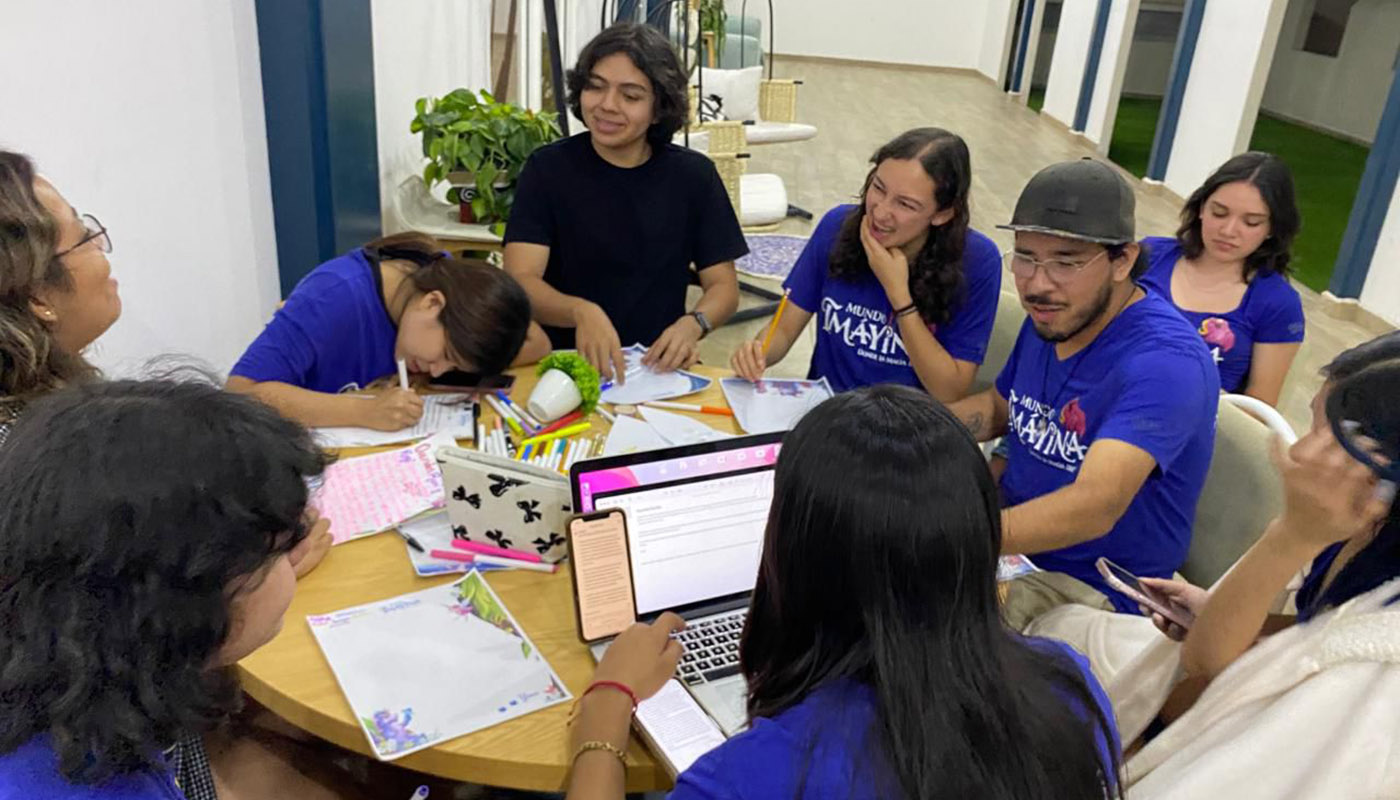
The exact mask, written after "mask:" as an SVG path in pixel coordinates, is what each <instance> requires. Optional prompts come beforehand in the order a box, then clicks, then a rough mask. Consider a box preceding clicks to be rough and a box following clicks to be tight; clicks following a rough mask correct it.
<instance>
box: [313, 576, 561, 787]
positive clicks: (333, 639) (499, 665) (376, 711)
mask: <svg viewBox="0 0 1400 800" xmlns="http://www.w3.org/2000/svg"><path fill="white" fill-rule="evenodd" d="M306 621H307V624H309V625H310V626H311V633H312V634H313V635H314V636H315V637H316V642H317V643H318V644H319V645H320V646H321V650H322V652H324V653H325V655H326V660H327V661H329V662H330V665H331V670H332V671H333V672H334V673H335V678H336V682H337V683H339V684H340V690H341V691H342V692H344V693H345V698H346V700H348V701H349V703H350V708H351V709H352V710H353V711H354V713H355V719H357V720H359V722H360V726H361V727H362V728H363V729H364V731H365V737H366V738H368V739H369V743H370V747H371V748H372V749H373V750H374V752H375V754H376V755H377V756H378V757H379V758H380V759H382V760H385V761H389V760H392V759H396V758H399V757H401V756H405V755H408V754H409V753H413V752H416V751H418V750H422V749H424V748H426V747H432V746H433V745H435V744H438V743H440V742H445V741H447V740H449V739H455V738H457V737H458V736H465V735H466V734H469V733H474V732H476V731H479V730H482V729H483V728H488V727H490V726H492V725H495V724H497V723H500V722H505V721H506V720H509V719H514V718H516V717H519V716H522V715H524V714H528V713H530V712H532V711H538V710H540V709H542V708H548V707H549V706H552V705H556V704H558V703H562V702H565V701H567V700H569V699H571V696H570V694H569V690H568V688H567V687H565V686H564V682H563V681H561V680H560V679H559V676H558V675H556V674H555V672H554V670H553V669H552V668H550V666H549V663H548V662H546V661H545V660H544V657H543V656H541V655H540V652H539V649H538V648H536V647H535V645H534V643H533V642H531V641H530V639H529V637H528V636H526V635H525V632H524V630H523V629H522V628H521V627H520V624H519V623H518V622H516V620H515V618H514V617H512V616H511V614H510V612H509V611H508V610H506V607H505V605H504V604H503V603H501V600H500V598H499V597H497V596H496V593H495V592H493V591H492V590H491V587H490V586H489V585H488V584H487V583H486V580H485V579H484V578H482V576H481V574H480V573H478V572H471V573H468V574H467V576H466V577H465V578H463V579H461V580H460V581H457V582H456V583H451V584H447V585H444V586H438V587H435V588H432V589H427V590H424V591H421V592H414V593H412V594H405V595H400V596H399V597H395V598H391V599H389V600H384V601H381V602H378V603H369V604H367V605H362V606H356V607H354V608H347V609H344V610H341V611H335V612H332V613H330V614H316V615H313V616H309V617H307V618H306Z"/></svg>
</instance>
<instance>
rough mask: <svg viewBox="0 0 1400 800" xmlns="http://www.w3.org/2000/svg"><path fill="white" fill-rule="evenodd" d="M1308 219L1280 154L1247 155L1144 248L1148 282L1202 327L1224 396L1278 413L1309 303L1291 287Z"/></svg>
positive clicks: (1228, 165)
mask: <svg viewBox="0 0 1400 800" xmlns="http://www.w3.org/2000/svg"><path fill="white" fill-rule="evenodd" d="M1301 224H1302V221H1301V218H1300V217H1299V214H1298V205H1297V203H1296V202H1295V201H1294V199H1293V174H1292V173H1291V172H1290V171H1289V169H1288V165H1287V164H1285V163H1283V161H1282V159H1280V158H1279V157H1278V156H1275V155H1271V154H1269V153H1260V152H1249V153H1241V154H1240V155H1237V156H1235V157H1234V158H1232V159H1230V160H1229V161H1226V162H1225V163H1224V164H1222V165H1221V166H1220V168H1219V169H1217V170H1216V171H1215V172H1214V173H1213V174H1212V175H1211V176H1210V177H1209V178H1206V181H1205V183H1203V184H1201V186H1200V188H1199V189H1197V190H1196V191H1195V192H1192V194H1191V197H1190V198H1188V199H1187V201H1186V205H1185V206H1183V207H1182V209H1181V228H1180V229H1179V230H1177V232H1176V236H1175V237H1168V236H1152V237H1148V238H1146V239H1144V240H1143V241H1142V244H1143V245H1144V246H1145V247H1144V249H1146V250H1147V253H1148V263H1149V265H1150V266H1149V268H1148V270H1147V272H1146V274H1144V275H1143V276H1142V278H1141V279H1140V280H1141V282H1142V284H1143V285H1144V286H1146V287H1147V288H1149V289H1151V290H1152V291H1154V292H1157V293H1158V294H1160V295H1162V296H1163V297H1165V298H1166V299H1167V300H1168V301H1170V302H1171V304H1172V305H1174V306H1176V308H1177V310H1178V311H1180V312H1181V314H1182V316H1184V317H1186V319H1187V321H1188V322H1190V323H1191V324H1192V325H1194V326H1195V327H1196V330H1197V332H1198V333H1200V334H1201V338H1202V339H1204V340H1205V343H1206V346H1207V347H1209V348H1210V350H1211V353H1212V354H1213V355H1214V356H1215V363H1216V365H1217V366H1218V367H1219V368H1220V388H1221V389H1222V390H1223V391H1225V392H1238V393H1242V394H1247V395H1250V396H1252V397H1257V398H1258V399H1260V400H1263V401H1264V402H1265V403H1268V404H1269V405H1277V404H1278V398H1279V392H1281V391H1282V389H1283V381H1284V379H1285V378H1287V377H1288V368H1289V367H1290V366H1291V365H1292V364H1293V358H1294V356H1296V355H1298V348H1299V347H1300V346H1301V345H1302V341H1303V332H1304V327H1305V324H1304V320H1303V301H1302V299H1301V298H1300V297H1299V296H1298V290H1297V289H1294V288H1293V286H1292V285H1291V284H1290V283H1289V282H1288V276H1289V267H1288V264H1289V261H1290V260H1291V258H1292V254H1291V248H1292V246H1293V237H1294V236H1296V235H1297V233H1298V228H1299V227H1300V226H1301Z"/></svg>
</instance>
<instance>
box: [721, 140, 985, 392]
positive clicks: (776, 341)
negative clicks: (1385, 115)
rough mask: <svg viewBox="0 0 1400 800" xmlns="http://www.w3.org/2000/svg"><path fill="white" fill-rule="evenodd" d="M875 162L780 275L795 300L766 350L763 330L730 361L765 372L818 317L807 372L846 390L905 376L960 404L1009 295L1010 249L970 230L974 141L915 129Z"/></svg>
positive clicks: (755, 374) (739, 368)
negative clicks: (1004, 259) (858, 188)
mask: <svg viewBox="0 0 1400 800" xmlns="http://www.w3.org/2000/svg"><path fill="white" fill-rule="evenodd" d="M870 160H871V163H872V164H873V165H874V166H873V167H872V169H871V170H870V173H869V174H868V175H867V176H866V179H865V187H864V189H863V190H862V192H861V202H860V204H859V205H842V206H837V207H836V208H833V209H832V210H831V211H829V212H827V214H826V216H825V217H823V218H822V221H821V222H820V223H819V224H818V225H817V229H816V230H815V231H814V232H813V233H812V238H811V240H810V241H808V242H807V247H806V248H805V249H804V250H803V251H802V255H801V256H799V257H798V259H797V263H796V264H794V265H793V268H792V273H791V274H789V275H788V277H787V280H786V281H784V282H783V286H784V287H785V288H786V289H787V290H788V302H787V303H786V306H787V307H786V308H785V309H784V310H783V313H782V316H781V317H779V318H778V320H777V326H776V328H774V330H773V335H772V338H771V341H770V342H769V343H768V347H767V350H766V352H765V350H764V346H763V340H762V339H759V340H756V341H752V342H745V343H744V344H742V345H740V346H739V349H738V350H736V351H735V352H734V355H733V357H732V358H731V359H730V365H731V366H732V367H733V368H734V371H735V372H736V373H738V374H739V376H740V377H743V378H748V379H749V380H758V379H759V378H761V377H763V371H764V370H765V369H767V368H768V367H770V366H772V365H774V364H776V363H778V362H779V361H781V360H782V359H783V356H785V355H787V352H788V349H789V348H791V347H792V344H793V342H795V341H797V337H798V336H799V335H801V333H802V330H803V328H805V327H807V322H808V320H810V319H811V318H812V316H813V315H815V314H819V315H820V317H819V318H818V320H817V346H816V350H815V351H814V352H813V353H812V365H811V368H810V370H809V371H808V377H810V378H822V377H824V378H826V379H827V380H828V381H829V382H830V383H831V387H832V388H833V389H835V390H836V391H838V392H844V391H846V390H848V389H853V388H855V387H857V386H870V385H873V384H877V383H900V384H904V385H906V386H914V387H922V388H923V389H924V390H925V391H927V392H928V393H929V394H931V395H933V397H934V398H936V399H937V400H939V401H941V402H944V403H950V402H953V401H954V400H958V399H961V398H962V397H963V395H965V394H967V390H968V388H969V387H970V386H971V385H972V378H973V376H974V374H975V373H976V372H977V367H978V365H979V364H981V363H982V358H983V357H984V356H985V354H986V352H987V341H988V340H989V339H990V338H991V335H992V323H993V322H995V320H996V309H997V299H998V297H999V296H1000V293H1001V255H1000V254H999V253H998V252H997V248H996V245H994V244H992V241H991V240H990V239H988V238H987V237H986V236H983V235H982V234H981V233H978V232H977V231H975V230H972V229H971V228H970V227H968V223H969V219H970V212H969V210H968V202H967V201H968V191H969V188H970V186H971V183H972V165H971V160H970V157H969V155H968V152H967V145H966V144H965V143H964V142H963V140H962V138H961V137H959V136H957V135H956V134H953V133H949V132H948V131H945V130H942V129H939V128H916V129H914V130H911V131H906V132H905V133H902V134H900V135H899V136H897V137H895V138H894V139H893V140H891V141H890V142H888V143H886V144H885V145H884V146H883V147H881V148H880V149H879V150H877V151H876V152H875V155H874V156H873V157H871V159H870ZM765 338H766V337H765Z"/></svg>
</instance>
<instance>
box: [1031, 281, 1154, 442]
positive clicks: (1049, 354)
mask: <svg viewBox="0 0 1400 800" xmlns="http://www.w3.org/2000/svg"><path fill="white" fill-rule="evenodd" d="M1136 294H1137V287H1136V286H1134V287H1133V290H1132V291H1131V292H1128V299H1126V300H1124V301H1123V303H1122V304H1121V305H1119V306H1118V308H1117V310H1115V311H1114V312H1113V316H1112V317H1109V319H1108V322H1107V323H1105V324H1104V326H1103V330H1100V331H1099V333H1098V335H1097V336H1095V337H1094V340H1093V341H1092V342H1090V343H1089V345H1088V346H1087V347H1085V348H1084V349H1083V350H1080V351H1079V352H1078V353H1075V354H1074V355H1072V356H1070V358H1072V359H1074V364H1072V365H1071V366H1070V368H1069V374H1067V375H1065V378H1064V380H1062V381H1060V386H1059V388H1058V389H1056V390H1055V394H1054V395H1053V396H1052V397H1051V400H1050V411H1049V413H1048V414H1046V415H1044V416H1038V417H1036V420H1035V432H1036V433H1037V434H1042V435H1043V434H1044V433H1045V431H1046V430H1047V429H1049V427H1050V416H1051V415H1053V414H1054V413H1055V410H1056V409H1058V408H1059V407H1060V400H1061V399H1063V395H1064V392H1065V389H1066V388H1067V387H1068V386H1069V384H1070V381H1072V380H1074V373H1076V372H1078V371H1079V365H1080V364H1083V363H1084V362H1085V361H1087V360H1088V359H1089V354H1090V353H1091V352H1093V350H1094V348H1095V347H1098V346H1099V342H1100V341H1101V340H1102V339H1103V335H1104V332H1105V331H1107V330H1108V326H1109V325H1112V324H1113V321H1114V320H1115V319H1118V315H1119V314H1122V313H1123V309H1125V308H1127V307H1128V304H1129V303H1131V302H1132V301H1133V296H1134V295H1136ZM1054 360H1055V346H1054V345H1051V346H1050V347H1048V348H1046V351H1045V367H1044V369H1043V370H1042V371H1041V378H1040V385H1041V386H1042V387H1045V388H1047V389H1048V388H1049V383H1050V364H1051V362H1053V361H1054ZM1047 394H1049V393H1048V392H1047Z"/></svg>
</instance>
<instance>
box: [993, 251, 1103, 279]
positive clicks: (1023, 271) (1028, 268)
mask: <svg viewBox="0 0 1400 800" xmlns="http://www.w3.org/2000/svg"><path fill="white" fill-rule="evenodd" d="M1105 255H1108V251H1107V250H1101V251H1099V253H1098V255H1095V256H1094V257H1093V258H1091V259H1089V260H1088V261H1070V260H1068V259H1061V258H1051V259H1047V260H1045V261H1039V260H1037V259H1034V258H1031V257H1030V256H1028V255H1023V254H1021V253H1018V252H1016V251H1015V250H1008V251H1006V252H1005V253H1002V258H1003V259H1004V260H1005V262H1006V266H1007V267H1008V268H1010V270H1011V274H1013V275H1015V276H1016V277H1018V278H1033V277H1035V268H1036V267H1040V268H1041V269H1043V270H1045V277H1047V278H1049V279H1050V281H1051V282H1052V283H1066V282H1068V281H1071V280H1074V278H1075V276H1077V275H1078V274H1079V273H1080V272H1083V271H1084V268H1085V267H1088V266H1089V265H1090V264H1092V263H1094V262H1095V261H1098V260H1099V256H1105Z"/></svg>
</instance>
